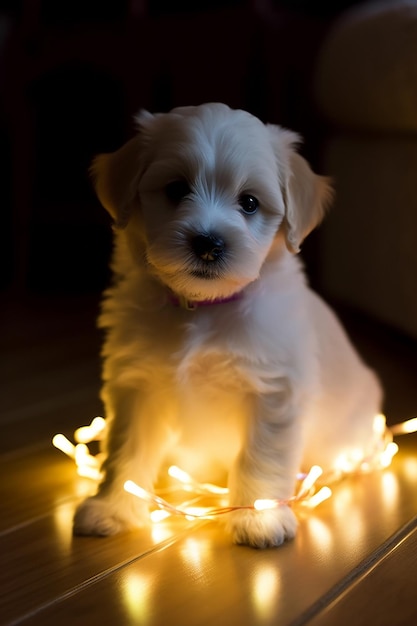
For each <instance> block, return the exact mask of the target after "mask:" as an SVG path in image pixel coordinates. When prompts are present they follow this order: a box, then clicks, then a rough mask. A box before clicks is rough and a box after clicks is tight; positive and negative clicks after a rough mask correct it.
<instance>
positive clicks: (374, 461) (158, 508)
mask: <svg viewBox="0 0 417 626" xmlns="http://www.w3.org/2000/svg"><path fill="white" fill-rule="evenodd" d="M105 430H106V420H105V419H104V418H102V417H96V418H94V419H93V420H92V422H91V424H90V425H89V426H82V427H80V428H77V429H76V431H75V432H74V440H75V442H76V443H75V444H73V443H72V442H71V441H70V440H69V439H68V438H67V437H65V435H63V434H57V435H55V436H54V437H53V439H52V443H53V445H54V446H55V447H56V448H58V449H59V450H61V451H62V452H64V453H65V454H66V455H67V456H69V457H70V458H72V459H73V460H74V462H75V464H76V467H77V473H78V474H79V475H80V476H83V477H86V478H90V479H92V480H94V481H97V482H98V481H100V480H101V479H102V478H103V475H102V472H101V469H100V468H101V464H102V461H103V455H102V454H100V453H99V454H96V455H93V454H91V452H90V449H89V447H88V445H87V444H89V443H92V442H93V441H100V440H101V439H102V438H103V436H104V434H105ZM373 431H374V440H373V443H372V445H371V448H370V450H369V451H368V452H366V453H365V452H364V451H362V450H353V451H352V452H350V453H349V454H345V455H341V457H340V458H339V459H338V461H337V463H336V468H335V469H334V470H331V471H328V472H323V469H322V468H321V467H320V466H319V465H313V467H311V469H310V471H309V472H308V473H307V474H299V475H297V482H298V483H299V486H298V489H297V491H296V493H295V495H293V496H292V497H290V498H288V499H263V498H260V499H257V500H255V501H254V502H253V503H250V504H249V503H248V504H247V505H241V506H236V505H235V506H226V505H224V506H218V507H203V506H198V507H197V506H190V505H189V503H186V502H183V503H182V504H180V505H178V506H176V505H174V504H172V503H170V502H168V501H167V500H165V499H164V498H162V497H161V496H160V495H158V494H157V493H152V492H150V491H147V490H146V489H143V487H141V486H140V485H137V484H136V483H135V482H133V481H132V480H128V481H126V482H125V484H124V489H125V491H127V492H128V493H130V494H132V495H133V496H135V497H137V498H140V499H141V500H144V501H145V502H148V503H149V504H150V505H152V507H153V508H154V510H153V511H152V512H151V513H150V516H151V520H152V521H153V522H160V521H162V520H163V519H166V518H167V517H169V516H182V517H185V518H187V519H189V520H192V519H213V518H215V517H218V516H221V515H225V514H227V513H232V512H233V511H239V510H253V511H265V510H268V509H274V508H277V507H279V506H291V507H297V506H301V507H307V508H309V509H313V508H315V507H316V506H318V505H319V504H321V503H322V502H324V500H327V499H328V498H330V497H331V495H332V491H331V489H330V488H329V487H328V486H327V484H325V483H327V482H336V481H337V480H340V479H341V478H343V477H345V476H349V475H352V474H365V473H369V472H370V471H373V470H376V469H384V468H386V467H389V465H390V464H391V462H392V459H393V457H394V456H395V454H397V452H398V449H399V448H398V445H397V444H396V443H395V442H394V441H393V437H394V436H397V435H404V434H409V433H412V432H416V431H417V417H413V418H411V419H409V420H406V421H404V422H401V423H399V424H395V425H394V426H390V427H388V426H387V425H386V418H385V416H384V415H382V414H379V415H376V416H375V419H374V424H373ZM168 474H169V475H170V476H171V477H172V478H174V479H175V480H176V481H177V483H178V487H177V490H180V491H186V492H190V493H192V494H194V495H201V496H204V495H205V496H210V497H212V498H213V497H214V498H217V500H218V501H219V505H222V504H223V502H224V499H225V497H226V496H227V495H228V493H229V490H228V489H227V488H226V487H220V486H218V485H214V484H212V483H199V482H197V481H196V480H194V479H193V478H192V477H191V476H190V475H189V474H188V473H187V472H185V471H184V470H182V469H181V468H179V467H177V466H175V465H173V466H171V467H170V468H169V469H168ZM319 480H320V484H319V482H318V481H319ZM174 490H175V488H174Z"/></svg>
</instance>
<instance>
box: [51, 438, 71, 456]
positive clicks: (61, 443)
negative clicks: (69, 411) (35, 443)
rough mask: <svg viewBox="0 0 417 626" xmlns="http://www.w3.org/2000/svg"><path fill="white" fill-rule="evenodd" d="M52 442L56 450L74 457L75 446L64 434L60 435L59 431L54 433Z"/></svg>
mask: <svg viewBox="0 0 417 626" xmlns="http://www.w3.org/2000/svg"><path fill="white" fill-rule="evenodd" d="M52 443H53V445H54V446H55V448H58V450H61V452H64V454H66V455H67V456H69V457H71V458H72V459H75V446H74V444H72V443H71V441H70V440H69V439H67V438H66V437H65V435H62V434H61V433H59V434H58V435H55V436H54V438H53V439H52Z"/></svg>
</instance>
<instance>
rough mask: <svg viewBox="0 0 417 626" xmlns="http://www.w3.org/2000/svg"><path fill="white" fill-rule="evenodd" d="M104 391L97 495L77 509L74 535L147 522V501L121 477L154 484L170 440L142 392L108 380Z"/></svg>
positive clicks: (109, 531) (112, 530) (113, 530)
mask: <svg viewBox="0 0 417 626" xmlns="http://www.w3.org/2000/svg"><path fill="white" fill-rule="evenodd" d="M103 395H104V396H105V404H106V409H107V414H108V422H109V427H108V434H107V438H106V442H105V454H106V460H105V462H104V464H103V472H104V479H103V481H102V483H101V484H100V486H99V489H98V493H97V495H95V496H93V497H91V498H88V499H87V500H85V501H84V502H83V503H82V504H81V505H80V506H79V507H78V509H77V511H76V514H75V517H74V527H73V529H74V533H75V534H77V535H103V536H104V535H114V534H116V533H118V532H120V531H123V530H128V529H130V528H134V527H138V526H143V525H146V524H147V523H148V520H149V514H148V506H147V505H146V504H145V503H144V502H142V501H141V500H139V499H138V498H136V497H135V496H133V495H131V494H129V493H127V492H126V491H125V490H124V483H125V481H126V480H129V479H130V480H133V481H135V482H137V483H138V484H140V485H141V486H142V487H144V488H145V489H147V490H152V486H153V483H154V481H155V479H156V476H157V473H158V470H159V466H160V463H161V459H162V456H163V454H164V452H165V447H166V446H167V445H168V437H167V426H166V423H164V422H163V420H160V419H159V417H160V415H159V413H158V412H156V406H155V405H156V403H155V402H152V401H151V400H150V399H149V397H147V395H146V394H145V393H141V391H140V390H136V389H134V390H133V389H121V388H112V387H111V386H110V385H107V387H106V388H105V389H104V394H103ZM161 405H162V403H161V402H159V404H158V406H159V408H160V409H161V412H162V406H161Z"/></svg>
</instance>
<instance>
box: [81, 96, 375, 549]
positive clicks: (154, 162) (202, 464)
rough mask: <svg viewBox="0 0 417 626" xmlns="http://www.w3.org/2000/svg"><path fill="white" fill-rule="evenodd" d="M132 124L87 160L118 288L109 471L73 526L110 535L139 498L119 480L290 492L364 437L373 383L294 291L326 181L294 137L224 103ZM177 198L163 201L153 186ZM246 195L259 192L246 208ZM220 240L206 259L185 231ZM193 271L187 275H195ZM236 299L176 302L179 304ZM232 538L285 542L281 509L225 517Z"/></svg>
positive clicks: (110, 300) (107, 367)
mask: <svg viewBox="0 0 417 626" xmlns="http://www.w3.org/2000/svg"><path fill="white" fill-rule="evenodd" d="M137 122H138V126H139V129H138V134H137V135H136V137H135V138H134V139H132V140H131V141H130V142H128V143H127V144H126V145H125V146H123V147H122V148H121V149H120V150H118V151H117V152H115V153H113V154H106V155H101V156H100V157H98V158H97V159H96V161H95V163H94V166H93V171H94V175H95V179H96V188H97V193H98V196H99V198H100V200H101V202H102V203H103V205H104V206H105V208H106V209H107V210H108V211H109V212H110V214H111V215H112V216H113V218H114V220H115V223H116V228H115V253H114V259H113V269H114V274H115V281H114V285H113V286H112V287H111V288H110V289H109V290H108V291H107V293H106V297H105V300H104V304H103V311H102V315H101V317H100V325H101V326H102V327H103V328H105V329H106V331H107V337H106V341H105V345H104V350H103V355H104V386H103V393H102V397H103V400H104V403H105V407H106V416H107V419H108V423H109V431H108V437H107V441H106V445H105V450H106V455H107V458H106V461H105V464H104V471H105V478H104V480H103V482H102V484H101V485H100V487H99V490H98V494H97V495H96V496H94V497H93V498H89V499H88V500H86V501H85V502H84V503H82V504H81V506H80V507H79V509H78V511H77V513H76V516H75V522H74V530H75V532H76V533H79V534H97V535H108V534H113V533H116V532H119V531H121V530H124V529H127V528H131V527H135V526H139V525H141V524H143V523H146V520H147V519H148V513H147V507H146V505H144V504H142V503H141V502H140V501H139V500H138V499H136V498H134V497H133V496H131V495H130V494H127V493H125V492H124V490H123V483H124V481H125V480H127V479H132V480H134V481H136V482H137V483H139V484H140V485H142V486H144V487H145V488H148V489H152V488H153V485H154V483H155V481H156V479H157V477H158V474H159V472H160V470H161V467H165V465H166V464H167V463H171V462H177V463H178V465H180V466H181V467H183V468H184V469H186V470H188V471H190V472H191V473H192V474H193V475H194V476H195V477H196V478H197V479H200V480H202V481H208V480H218V479H219V477H220V476H221V475H222V474H225V473H227V474H228V476H229V487H230V503H231V504H233V505H244V504H250V503H252V502H253V501H254V499H256V498H282V499H285V498H288V497H289V496H291V495H292V494H293V490H294V482H295V475H296V472H297V471H298V470H299V469H300V466H304V467H306V468H308V466H310V465H311V464H313V463H319V464H321V465H323V466H324V467H325V468H327V469H330V468H331V467H332V466H334V464H335V462H336V459H337V458H338V456H339V455H340V453H342V452H348V451H349V450H353V449H355V448H358V447H359V448H363V447H364V446H366V445H367V444H368V443H369V442H370V440H371V438H372V421H373V417H374V415H375V413H377V412H378V411H379V409H380V401H381V391H380V387H379V384H378V382H377V380H376V377H375V376H374V374H373V373H372V372H371V371H370V370H369V369H367V368H366V367H365V365H364V364H363V363H362V361H361V360H360V358H359V357H358V355H357V354H356V352H355V350H354V349H353V347H352V345H351V344H350V342H349V340H348V339H347V337H346V335H345V333H344V331H343V329H342V328H341V326H340V324H339V322H338V320H337V319H336V317H335V315H334V314H333V313H332V311H331V310H330V309H329V308H328V307H327V306H326V304H324V303H323V302H322V300H321V299H320V298H319V297H318V296H317V295H316V294H315V293H313V292H312V291H311V290H310V289H309V287H308V286H307V285H306V281H305V278H304V275H303V271H302V267H301V264H300V262H299V261H298V259H297V257H296V256H295V253H296V252H297V251H298V249H299V246H300V243H301V242H302V240H303V239H304V237H305V236H306V235H307V234H308V233H309V232H310V231H311V229H312V228H314V227H315V226H316V225H317V223H318V222H319V221H320V220H321V218H322V216H323V212H324V208H325V205H326V203H327V202H328V200H329V196H330V191H329V185H328V181H327V180H326V179H324V178H321V177H319V176H316V175H315V174H313V172H312V171H311V170H310V168H309V166H308V165H307V163H306V162H305V160H304V159H303V158H302V157H301V156H299V155H298V154H297V153H296V152H295V149H294V146H295V144H296V143H297V141H298V137H297V136H296V135H295V134H294V133H292V132H290V131H287V130H284V129H282V128H279V127H277V126H271V125H264V124H263V123H261V122H260V121H259V120H258V119H256V118H255V117H253V116H251V115H250V114H248V113H245V112H243V111H234V110H231V109H229V108H228V107H227V106H225V105H222V104H206V105H202V106H199V107H187V108H180V109H174V110H173V111H171V112H170V113H168V114H161V115H155V116H154V115H151V114H149V113H145V112H143V113H141V114H140V115H139V117H138V119H137ZM175 180H185V181H187V182H188V184H189V186H190V192H189V193H188V194H187V195H186V196H185V197H184V198H182V199H180V201H179V202H177V203H176V204H175V203H174V204H175V206H174V205H173V203H172V201H170V200H169V199H168V197H167V194H166V192H165V188H166V185H167V184H168V183H171V182H172V181H175ZM242 194H251V195H253V196H255V197H256V198H257V199H258V200H259V209H258V211H257V212H256V213H255V214H253V215H245V214H244V213H243V212H242V210H241V206H240V204H239V197H240V196H241V195H242ZM213 232H214V233H216V234H217V235H220V236H221V237H222V238H223V239H224V241H225V242H226V253H225V258H224V259H223V261H222V263H221V265H220V266H219V269H218V271H217V270H216V271H215V272H214V273H213V275H212V276H211V277H210V278H207V277H203V278H202V277H199V276H197V275H196V274H195V270H199V269H200V268H201V267H202V266H206V265H209V266H210V269H211V268H212V267H216V265H217V261H216V262H214V264H213V262H204V261H202V260H201V259H199V258H197V257H196V255H195V254H193V253H192V251H191V250H190V243H189V242H190V238H192V237H193V236H194V235H198V234H200V233H213ZM193 272H194V273H193ZM236 293H239V294H240V297H239V298H237V299H234V300H232V301H229V302H222V303H218V304H212V305H210V306H199V307H197V308H196V310H194V311H189V310H186V309H185V308H182V307H180V306H178V305H176V303H175V302H174V301H173V296H172V294H176V296H182V297H183V298H186V299H188V300H189V301H194V302H195V301H197V302H198V301H207V300H211V299H218V298H228V297H229V296H231V295H232V294H236ZM228 523H229V528H230V530H231V532H232V534H233V538H234V540H235V541H236V542H239V543H247V544H250V545H253V546H256V547H266V546H275V545H279V544H281V543H282V542H283V541H284V540H285V539H290V538H292V537H294V535H295V532H296V525H297V524H296V519H295V516H294V514H293V512H292V510H290V509H289V508H287V507H280V508H278V509H275V510H272V511H271V510H270V511H264V512H254V511H246V512H236V513H234V514H233V515H231V516H230V517H229V522H228Z"/></svg>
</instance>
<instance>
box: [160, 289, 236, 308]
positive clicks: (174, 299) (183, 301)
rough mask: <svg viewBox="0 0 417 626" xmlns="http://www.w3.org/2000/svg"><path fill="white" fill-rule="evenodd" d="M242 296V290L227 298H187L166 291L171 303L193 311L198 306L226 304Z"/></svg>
mask: <svg viewBox="0 0 417 626" xmlns="http://www.w3.org/2000/svg"><path fill="white" fill-rule="evenodd" d="M242 296H243V294H242V292H240V291H238V292H237V293H234V294H232V295H231V296H228V297H227V298H214V299H213V300H187V298H184V296H177V295H176V294H175V293H173V292H172V291H170V292H169V293H168V299H169V301H170V302H171V304H173V305H174V306H179V307H181V308H182V309H186V310H187V311H195V310H196V309H199V308H200V307H204V306H212V305H214V304H227V303H228V302H235V301H236V300H240V299H241V298H242Z"/></svg>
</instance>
